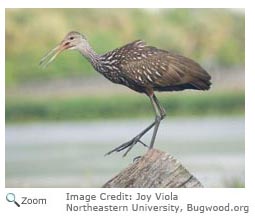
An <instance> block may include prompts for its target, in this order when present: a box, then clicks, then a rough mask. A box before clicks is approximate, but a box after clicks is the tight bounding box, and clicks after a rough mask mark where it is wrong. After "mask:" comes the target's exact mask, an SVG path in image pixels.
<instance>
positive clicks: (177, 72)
mask: <svg viewBox="0 0 255 219" xmlns="http://www.w3.org/2000/svg"><path fill="white" fill-rule="evenodd" d="M70 49H76V50H78V51H79V52H80V53H81V54H82V55H83V56H84V57H85V58H87V59H88V61H89V62H90V63H91V64H92V65H93V67H94V69H95V70H96V71H98V72H99V73H101V74H102V75H104V76H105V77H106V78H107V79H109V80H110V81H112V82H113V83H117V84H122V85H125V86H127V87H129V88H130V89H132V90H134V91H137V92H139V93H144V94H146V95H147V96H148V97H149V98H150V101H151V104H152V106H153V109H154V112H155V120H154V122H153V123H151V124H150V125H149V126H148V127H147V128H145V129H144V130H143V131H141V132H140V133H139V134H138V135H137V136H135V137H134V138H132V139H131V140H130V141H128V142H125V143H124V144H122V145H120V146H119V147H117V148H114V149H113V150H111V151H109V152H108V153H107V154H106V155H109V154H111V153H112V152H119V151H122V150H124V149H127V150H126V152H125V153H124V155H123V156H126V155H127V153H128V152H129V151H130V150H131V149H132V147H133V146H134V145H135V144H136V143H138V142H140V143H142V144H143V145H144V146H147V145H146V144H144V143H143V142H142V141H141V138H142V136H143V135H144V134H145V133H146V132H148V131H149V130H150V129H151V128H153V127H154V130H153V134H152V138H151V141H150V145H149V146H148V148H149V149H151V148H153V145H154V142H155V138H156V134H157V131H158V127H159V124H160V121H161V120H162V119H163V118H164V117H165V115H166V114H165V110H164V108H163V107H162V106H161V104H160V103H159V101H158V99H157V98H156V96H155V94H154V91H181V90H185V89H195V90H208V89H209V88H210V85H211V82H210V80H211V76H210V75H209V74H208V73H207V72H206V71H205V70H204V69H203V68H202V67H201V66H200V65H199V64H198V63H196V62H195V61H193V60H191V59H189V58H186V57H184V56H181V55H177V54H175V53H172V52H169V51H165V50H162V49H158V48H156V47H152V46H148V45H146V44H145V43H144V42H143V41H141V40H137V41H134V42H132V43H129V44H127V45H125V46H122V47H120V48H117V49H115V50H113V51H110V52H107V53H105V54H103V55H99V54H97V53H96V52H95V51H94V50H93V49H92V47H91V46H90V45H89V43H88V41H87V39H86V38H85V36H84V35H82V34H80V33H78V32H75V31H72V32H69V33H68V34H67V35H66V36H65V38H64V39H63V40H62V42H61V43H60V44H59V45H58V46H57V47H55V48H54V49H52V50H51V51H50V52H49V53H47V54H46V55H45V56H44V57H43V58H42V59H41V62H40V64H41V65H42V66H44V67H46V66H47V65H48V64H49V63H50V62H52V61H53V60H54V59H55V57H56V56H57V55H58V54H60V53H61V52H62V51H64V50H70Z"/></svg>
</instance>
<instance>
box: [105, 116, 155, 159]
mask: <svg viewBox="0 0 255 219" xmlns="http://www.w3.org/2000/svg"><path fill="white" fill-rule="evenodd" d="M154 125H155V121H154V122H153V123H151V124H150V125H149V126H148V127H147V128H146V129H144V130H143V131H141V132H140V133H139V134H138V135H137V136H135V137H134V138H132V139H131V140H130V141H128V142H125V143H124V144H122V145H120V146H119V147H117V148H114V149H113V150H111V151H109V152H108V153H106V154H105V156H106V155H110V154H111V153H113V152H120V151H122V150H124V149H126V148H128V149H127V151H126V152H125V153H124V154H123V157H125V156H126V155H127V154H128V152H129V151H130V150H131V149H132V148H133V146H134V145H135V144H136V143H137V142H140V143H141V144H143V145H144V146H146V144H144V143H143V142H142V141H141V140H140V139H141V138H142V137H143V135H144V134H145V133H146V132H148V131H149V130H150V129H151V128H152V127H153V126H154Z"/></svg>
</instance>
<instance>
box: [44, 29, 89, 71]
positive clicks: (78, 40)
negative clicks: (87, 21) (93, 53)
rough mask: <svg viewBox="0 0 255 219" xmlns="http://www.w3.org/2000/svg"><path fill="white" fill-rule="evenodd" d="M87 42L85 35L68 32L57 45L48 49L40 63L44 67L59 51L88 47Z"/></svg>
mask: <svg viewBox="0 0 255 219" xmlns="http://www.w3.org/2000/svg"><path fill="white" fill-rule="evenodd" d="M88 46H89V45H88V42H87V39H86V38H85V36H83V35H82V34H80V33H78V32H76V31H71V32H69V33H68V34H67V35H66V36H65V37H64V39H63V40H62V41H61V42H60V43H59V45H57V46H56V47H55V48H53V49H52V50H50V51H49V52H48V53H47V54H46V55H45V56H44V57H43V58H42V59H41V61H40V65H41V66H43V67H46V66H47V65H48V64H50V63H51V62H52V61H53V60H54V59H55V58H56V57H57V55H59V54H60V53H61V52H63V51H65V50H71V49H77V50H81V49H82V48H85V49H86V47H88Z"/></svg>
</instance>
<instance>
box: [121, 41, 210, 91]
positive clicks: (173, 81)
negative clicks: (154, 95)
mask: <svg viewBox="0 0 255 219" xmlns="http://www.w3.org/2000/svg"><path fill="white" fill-rule="evenodd" d="M127 54H129V55H126V57H125V59H123V61H122V62H121V69H122V72H123V74H124V75H125V77H126V78H127V79H128V80H132V81H133V82H135V83H136V84H137V85H139V86H144V87H151V88H155V89H156V90H160V89H161V90H164V89H165V90H183V89H186V88H192V89H202V90H204V89H208V88H207V87H208V86H209V85H210V83H209V82H208V81H209V80H210V76H209V74H208V73H207V72H206V71H205V70H204V69H203V68H202V67H201V66H200V65H199V64H197V63H196V62H194V61H193V60H191V59H189V58H186V57H184V56H180V55H176V54H174V53H170V52H167V51H164V50H160V49H157V48H155V47H149V46H146V45H144V46H143V47H140V48H134V49H133V51H131V50H130V51H129V52H127ZM183 85H185V86H183Z"/></svg>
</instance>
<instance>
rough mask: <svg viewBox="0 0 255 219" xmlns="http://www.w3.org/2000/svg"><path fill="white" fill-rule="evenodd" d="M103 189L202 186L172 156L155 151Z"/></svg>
mask: <svg viewBox="0 0 255 219" xmlns="http://www.w3.org/2000/svg"><path fill="white" fill-rule="evenodd" d="M103 187H104V188H201V187H203V186H202V184H201V183H200V182H199V181H198V180H197V179H196V178H195V177H194V176H193V175H191V174H190V173H189V171H188V170H187V169H186V168H185V167H183V166H182V164H181V163H180V162H179V161H177V160H176V159H175V158H174V157H173V156H171V155H169V154H167V153H166V152H162V151H159V150H156V149H152V150H149V151H148V152H147V153H146V154H145V155H144V156H142V157H141V158H140V159H139V160H137V161H136V162H134V163H133V164H131V165H129V166H128V167H127V168H126V169H124V170H122V171H121V172H120V173H119V174H118V175H116V176H115V177H113V178H112V179H110V180H109V181H108V182H107V183H105V184H104V185H103Z"/></svg>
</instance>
